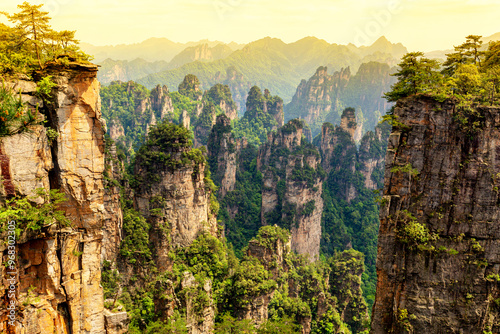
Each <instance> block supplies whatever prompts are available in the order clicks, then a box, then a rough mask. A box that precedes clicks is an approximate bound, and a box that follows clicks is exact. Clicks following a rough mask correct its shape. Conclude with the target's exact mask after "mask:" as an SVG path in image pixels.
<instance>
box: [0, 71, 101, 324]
mask: <svg viewBox="0 0 500 334" xmlns="http://www.w3.org/2000/svg"><path fill="white" fill-rule="evenodd" d="M96 73H97V66H94V65H78V64H73V63H70V64H69V65H68V66H67V67H64V68H62V67H59V66H48V67H47V68H46V70H45V73H44V74H43V75H52V80H53V81H54V82H55V83H56V84H57V87H56V88H54V89H53V90H52V93H51V96H52V97H51V98H50V99H49V100H48V102H47V103H45V105H43V103H42V101H41V100H39V99H37V97H36V95H35V91H36V85H35V84H34V83H33V82H29V81H23V80H19V81H17V82H14V83H12V84H13V85H14V86H15V89H16V91H18V90H19V89H20V90H21V91H22V97H23V100H25V101H27V102H28V103H29V104H30V106H31V107H33V106H34V105H36V103H39V104H40V106H41V108H40V111H43V113H44V114H45V117H46V119H47V125H48V126H50V127H51V128H53V129H54V130H56V131H57V132H58V134H59V135H58V137H57V139H56V140H55V141H54V142H53V143H52V147H50V146H49V142H48V138H47V136H46V131H45V128H44V127H43V126H41V125H40V126H36V127H35V129H34V132H33V133H28V134H22V135H15V136H12V137H9V138H4V139H3V140H2V146H1V160H2V179H3V181H2V193H3V196H12V195H14V194H17V195H21V196H26V195H31V194H32V192H33V190H34V189H36V188H40V187H43V188H45V189H49V188H50V189H54V188H56V189H60V190H61V191H62V192H64V194H65V195H66V198H67V202H66V203H64V205H62V206H61V209H62V210H64V211H65V212H66V215H67V217H68V218H69V219H70V220H71V222H72V227H66V228H62V229H58V228H55V226H50V227H44V228H43V229H42V230H41V231H40V232H39V233H29V234H27V233H23V234H22V235H21V237H20V239H19V240H18V244H17V252H18V256H19V259H18V270H19V276H18V285H17V289H18V301H19V304H18V306H19V308H18V314H17V322H16V326H15V328H12V327H10V328H8V327H7V321H6V313H5V308H2V309H1V310H0V331H1V332H10V333H26V334H28V333H29V334H37V333H51V334H52V333H89V334H90V333H96V334H97V333H99V334H102V333H105V322H104V315H103V293H102V288H101V286H100V278H101V264H100V260H101V252H102V242H103V230H102V229H103V218H104V216H105V214H106V210H105V208H104V187H103V170H104V142H103V134H104V131H105V128H104V126H103V125H104V123H103V121H102V120H101V114H100V99H99V82H98V81H97V79H96ZM0 247H1V249H2V252H3V254H4V256H5V255H6V252H5V246H3V244H2V246H0ZM1 268H2V269H0V271H1V275H2V277H5V267H4V266H2V267H1ZM3 284H4V285H5V284H6V281H3ZM30 287H34V288H31V289H32V291H31V292H29V291H28V289H30ZM2 291H4V292H2V293H1V294H2V298H5V291H6V290H4V289H3V290H2Z"/></svg>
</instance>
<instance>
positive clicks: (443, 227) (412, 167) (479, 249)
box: [371, 96, 500, 334]
mask: <svg viewBox="0 0 500 334" xmlns="http://www.w3.org/2000/svg"><path fill="white" fill-rule="evenodd" d="M394 115H395V117H397V123H395V124H396V125H397V126H396V125H395V126H394V127H393V131H392V133H391V136H390V140H389V148H388V151H387V156H386V171H385V186H384V197H383V202H382V205H381V212H380V236H379V242H378V258H377V273H378V283H377V297H376V302H375V306H374V309H373V319H372V330H371V333H380V334H382V333H408V332H410V333H411V332H413V333H418V332H421V333H497V332H499V331H500V320H499V316H500V309H499V307H498V300H499V298H500V296H499V290H498V282H499V281H500V279H499V268H500V257H499V255H498V249H499V245H498V244H499V238H500V235H499V232H498V227H497V225H498V218H499V213H500V209H499V206H498V203H499V195H498V175H499V173H500V163H499V161H500V160H499V156H498V154H499V150H498V141H499V138H500V133H499V130H498V129H499V125H500V123H499V122H500V117H499V115H500V110H499V109H498V108H493V107H473V108H471V109H468V110H467V109H464V108H461V107H459V106H457V105H456V104H455V103H454V101H452V100H446V101H444V102H437V101H435V100H434V99H432V98H430V97H425V96H419V97H413V98H406V99H403V100H400V101H398V102H397V105H396V108H395V110H394Z"/></svg>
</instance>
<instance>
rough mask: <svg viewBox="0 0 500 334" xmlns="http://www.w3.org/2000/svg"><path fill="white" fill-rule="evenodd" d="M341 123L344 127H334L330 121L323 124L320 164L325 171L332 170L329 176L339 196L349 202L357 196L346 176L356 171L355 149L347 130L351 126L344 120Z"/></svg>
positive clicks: (352, 139)
mask: <svg viewBox="0 0 500 334" xmlns="http://www.w3.org/2000/svg"><path fill="white" fill-rule="evenodd" d="M342 124H345V125H346V127H345V128H343V127H340V126H335V127H334V126H333V125H331V124H330V123H325V124H323V128H322V132H321V145H320V151H321V155H322V161H321V164H322V166H323V169H324V170H325V171H326V172H327V173H330V172H331V171H333V172H334V173H333V175H332V176H331V177H333V178H334V182H335V184H337V187H338V189H339V191H340V196H341V197H342V198H344V199H345V200H346V201H347V202H348V203H349V202H350V201H351V200H353V199H354V198H355V197H356V196H357V190H356V188H355V186H354V184H353V183H352V182H351V180H350V178H349V177H347V176H348V175H353V174H355V173H356V162H357V149H356V143H355V142H354V138H353V137H352V135H351V134H350V132H349V130H352V127H351V128H349V127H347V123H346V122H345V121H343V122H342ZM351 125H352V124H351ZM354 127H355V123H354ZM351 133H353V132H352V131H351Z"/></svg>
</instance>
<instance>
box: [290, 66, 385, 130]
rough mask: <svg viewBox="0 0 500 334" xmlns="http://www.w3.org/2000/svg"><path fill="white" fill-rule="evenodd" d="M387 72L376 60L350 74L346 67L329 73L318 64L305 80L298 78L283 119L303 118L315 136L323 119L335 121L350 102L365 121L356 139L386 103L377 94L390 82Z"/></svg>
mask: <svg viewBox="0 0 500 334" xmlns="http://www.w3.org/2000/svg"><path fill="white" fill-rule="evenodd" d="M390 74H391V72H390V67H389V66H388V65H387V64H382V63H378V62H369V63H365V64H362V65H361V66H360V67H359V69H358V72H357V73H356V74H354V75H352V74H351V71H350V68H349V67H348V68H346V69H341V70H340V71H338V72H334V73H333V74H332V75H329V74H328V72H327V68H326V67H324V66H320V67H319V68H318V69H317V70H316V73H315V74H314V75H313V76H312V77H311V78H310V79H309V80H308V81H306V80H302V82H301V83H300V85H299V86H298V87H297V91H296V93H295V95H294V96H293V98H292V101H291V102H290V103H289V104H288V105H287V106H286V109H285V115H286V117H285V120H289V119H293V118H301V119H303V120H305V121H306V122H307V124H309V125H310V126H311V130H312V134H313V137H315V136H316V135H317V134H319V132H320V131H321V126H322V124H323V123H324V122H329V123H332V124H335V125H337V124H339V123H340V117H339V116H341V112H342V110H343V108H344V107H343V106H351V107H354V108H356V109H357V110H362V111H363V119H364V120H365V122H364V123H365V124H358V132H357V135H356V137H355V138H356V140H359V139H360V138H361V127H363V128H366V129H373V128H375V126H376V125H377V123H378V118H379V116H380V114H383V113H384V111H385V110H386V109H387V108H388V107H389V105H388V104H387V102H386V101H385V100H384V99H383V98H382V97H381V96H382V95H383V92H386V91H387V90H388V89H389V88H390V85H391V84H393V83H394V78H393V77H391V76H390ZM358 123H360V122H358Z"/></svg>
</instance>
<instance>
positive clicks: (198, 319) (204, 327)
mask: <svg viewBox="0 0 500 334" xmlns="http://www.w3.org/2000/svg"><path fill="white" fill-rule="evenodd" d="M182 289H184V290H186V291H188V292H187V293H186V320H187V327H188V329H189V333H190V334H209V333H213V330H214V322H215V306H214V301H213V298H212V282H211V280H209V279H207V280H205V284H203V286H200V283H198V282H196V280H195V278H194V276H193V274H191V273H190V272H185V273H184V279H183V280H182ZM198 289H202V290H203V293H204V294H206V295H207V298H208V300H209V302H208V306H206V307H203V309H202V310H201V312H200V311H199V310H197V306H196V305H195V301H196V298H197V297H198V296H199V292H198V291H197V290H198Z"/></svg>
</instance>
